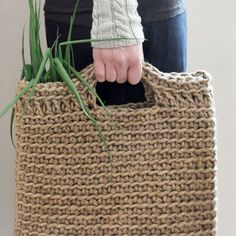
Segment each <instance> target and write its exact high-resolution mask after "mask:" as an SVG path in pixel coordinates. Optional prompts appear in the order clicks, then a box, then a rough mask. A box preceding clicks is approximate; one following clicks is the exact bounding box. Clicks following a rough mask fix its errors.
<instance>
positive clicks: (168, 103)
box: [81, 62, 211, 109]
mask: <svg viewBox="0 0 236 236" xmlns="http://www.w3.org/2000/svg"><path fill="white" fill-rule="evenodd" d="M81 74H82V76H83V77H84V78H85V79H86V80H87V81H88V82H89V83H90V85H91V86H92V87H93V88H94V89H95V88H96V84H97V80H96V78H95V72H94V67H93V64H90V65H88V66H87V67H85V68H84V69H83V70H82V71H81ZM210 79H211V77H210V75H209V74H208V73H207V72H205V71H197V72H195V73H176V72H172V73H164V72H160V71H159V70H158V69H157V68H156V67H154V66H153V65H152V64H150V63H148V62H143V74H142V78H141V82H142V83H143V85H144V89H145V98H146V101H147V102H148V103H151V104H153V105H154V106H159V107H186V106H187V107H196V106H198V107H199V106H206V105H207V106H211V98H210V96H211V93H210V91H209V80H210ZM87 90H88V89H86V91H87ZM85 97H86V100H87V102H88V104H89V105H90V107H91V109H96V108H98V105H97V104H96V97H95V96H93V95H92V94H91V93H90V92H86V95H85Z"/></svg>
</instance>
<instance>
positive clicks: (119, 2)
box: [91, 0, 144, 48]
mask: <svg viewBox="0 0 236 236" xmlns="http://www.w3.org/2000/svg"><path fill="white" fill-rule="evenodd" d="M137 7H138V2H137V0H94V1H93V13H92V18H93V23H92V29H91V39H115V38H124V37H125V38H133V39H122V40H121V39H119V40H112V41H99V42H91V46H92V47H97V48H114V47H122V46H130V45H134V44H138V43H142V42H143V41H144V33H143V27H142V25H141V17H140V16H139V14H138V12H137Z"/></svg>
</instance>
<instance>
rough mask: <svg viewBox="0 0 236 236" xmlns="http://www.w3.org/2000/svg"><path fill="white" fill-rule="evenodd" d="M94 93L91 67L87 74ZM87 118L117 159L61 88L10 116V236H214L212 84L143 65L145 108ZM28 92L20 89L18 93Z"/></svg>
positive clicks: (203, 76) (46, 88)
mask: <svg viewBox="0 0 236 236" xmlns="http://www.w3.org/2000/svg"><path fill="white" fill-rule="evenodd" d="M82 73H83V76H84V77H85V78H86V79H87V80H88V81H89V83H91V84H93V86H95V85H96V80H95V78H94V70H93V66H92V65H89V66H88V67H87V68H85V69H84V70H83V71H82ZM73 81H74V82H75V83H76V86H77V88H78V89H79V91H81V94H83V98H84V100H85V99H86V100H87V104H88V105H89V106H90V108H91V109H92V112H93V114H94V116H95V117H96V119H97V120H98V123H99V124H100V125H101V127H102V129H103V132H104V135H105V137H106V140H107V143H108V146H109V150H110V152H111V154H112V157H113V162H112V164H113V176H112V179H110V172H109V171H110V169H109V167H110V164H109V157H108V154H107V152H106V151H104V149H103V148H102V144H101V143H100V140H99V137H98V134H97V132H96V130H95V128H94V126H93V124H92V122H91V121H89V120H88V119H87V117H86V115H85V114H84V113H83V111H82V110H81V108H80V106H79V104H78V102H77V101H76V98H75V97H74V96H73V95H72V94H71V92H70V91H69V89H68V88H67V87H66V85H65V84H64V83H61V82H55V83H54V82H53V83H46V84H38V85H37V86H36V91H35V95H34V96H33V98H32V101H31V102H30V104H29V110H28V113H27V114H25V115H23V116H22V115H21V113H22V111H23V105H24V102H25V101H26V99H27V96H28V94H27V95H24V96H23V97H22V99H20V101H18V102H17V104H16V105H15V110H16V113H15V115H16V137H15V138H16V212H15V225H14V235H17V236H18V235H40V236H48V235H70V236H78V235H109V236H110V235H122V236H123V235H140V236H143V235H163V236H164V235H165V236H166V235H178V236H184V235H186V236H198V235H199V236H200V235H215V218H216V210H215V172H216V170H215V159H216V145H215V118H214V115H215V111H214V100H213V94H212V88H211V84H210V78H209V75H208V74H207V73H206V72H201V71H199V72H196V73H192V74H190V73H161V72H159V71H158V70H157V69H156V68H155V67H153V66H152V65H151V64H149V63H147V62H146V63H144V65H143V77H142V81H143V84H144V86H145V95H146V98H147V99H146V100H147V101H146V102H143V103H129V104H124V105H109V106H107V107H108V108H109V109H110V112H111V114H112V117H113V118H114V120H115V121H116V124H117V127H118V130H117V133H115V131H114V130H113V127H114V126H113V125H112V124H111V122H109V121H108V119H107V116H106V113H105V112H104V110H103V109H102V107H100V106H98V105H96V100H95V97H93V96H92V95H91V94H90V93H88V92H87V90H86V89H83V86H82V85H81V84H80V82H79V81H78V80H76V79H73ZM26 83H27V82H25V81H19V84H18V87H17V93H18V92H19V91H20V89H22V88H23V87H24V86H25V84H26Z"/></svg>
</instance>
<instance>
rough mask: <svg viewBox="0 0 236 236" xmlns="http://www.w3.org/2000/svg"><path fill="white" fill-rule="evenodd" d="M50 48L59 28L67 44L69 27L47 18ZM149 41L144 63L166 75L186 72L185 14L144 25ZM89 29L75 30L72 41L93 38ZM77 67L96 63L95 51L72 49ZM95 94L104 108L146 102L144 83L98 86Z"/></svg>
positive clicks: (81, 47)
mask: <svg viewBox="0 0 236 236" xmlns="http://www.w3.org/2000/svg"><path fill="white" fill-rule="evenodd" d="M45 26H46V36H47V45H48V47H50V46H52V44H53V42H54V40H55V39H56V37H57V27H58V29H59V34H60V35H61V36H60V38H59V41H60V42H61V41H66V39H67V34H68V29H69V25H68V24H67V23H62V22H56V21H52V20H50V19H47V18H45ZM143 29H144V34H145V38H146V39H147V41H144V43H143V50H144V59H145V61H148V62H149V63H151V64H152V65H154V66H155V67H157V68H158V69H159V70H161V71H163V72H173V71H175V72H184V71H185V70H186V59H187V22H186V12H185V13H183V14H180V15H178V16H175V17H172V18H169V19H166V20H162V21H157V22H150V23H146V24H143ZM90 31H91V28H90V27H83V26H76V27H74V28H73V34H72V39H85V38H90ZM73 51H74V55H75V65H76V69H77V70H81V69H83V68H84V67H86V66H87V65H89V64H91V63H93V56H92V47H91V45H90V44H89V43H86V44H77V45H74V46H73ZM96 91H97V93H98V95H99V96H100V97H101V99H102V100H103V102H104V103H105V105H114V104H117V105H118V104H125V103H128V102H143V101H145V97H144V86H143V84H142V82H140V83H138V84H136V85H131V84H130V83H129V82H125V83H123V84H119V83H117V82H108V81H105V82H97V86H96Z"/></svg>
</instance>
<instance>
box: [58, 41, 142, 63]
mask: <svg viewBox="0 0 236 236" xmlns="http://www.w3.org/2000/svg"><path fill="white" fill-rule="evenodd" d="M122 39H130V40H131V39H139V38H127V37H120V38H106V39H79V40H72V41H65V42H61V43H59V50H58V51H59V59H60V61H62V60H63V57H62V46H67V45H73V44H81V43H90V42H102V41H114V40H122Z"/></svg>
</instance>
